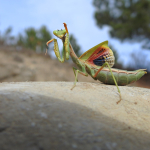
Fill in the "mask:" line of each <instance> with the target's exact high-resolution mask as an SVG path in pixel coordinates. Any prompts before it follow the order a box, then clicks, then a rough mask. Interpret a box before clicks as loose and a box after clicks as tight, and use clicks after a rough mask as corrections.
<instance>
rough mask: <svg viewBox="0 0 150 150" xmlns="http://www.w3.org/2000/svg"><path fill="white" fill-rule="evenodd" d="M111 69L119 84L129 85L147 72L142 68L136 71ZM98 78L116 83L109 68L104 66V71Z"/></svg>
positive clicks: (105, 81)
mask: <svg viewBox="0 0 150 150" xmlns="http://www.w3.org/2000/svg"><path fill="white" fill-rule="evenodd" d="M111 70H112V73H113V75H114V77H115V79H116V82H117V84H118V85H127V84H130V83H134V82H135V81H137V80H139V79H140V78H141V77H142V76H143V75H144V74H145V73H146V72H145V71H144V70H142V69H139V70H135V71H126V70H119V69H111ZM95 72H96V70H95ZM96 79H97V80H99V81H101V82H103V83H105V84H112V85H114V84H115V82H114V80H113V77H112V75H111V72H110V71H109V69H105V68H104V69H103V70H102V71H100V72H99V74H98V75H97V77H96Z"/></svg>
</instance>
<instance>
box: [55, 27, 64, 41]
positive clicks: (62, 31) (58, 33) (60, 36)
mask: <svg viewBox="0 0 150 150" xmlns="http://www.w3.org/2000/svg"><path fill="white" fill-rule="evenodd" d="M53 34H54V35H56V36H57V37H58V38H60V39H62V38H63V37H64V36H65V34H66V30H65V29H64V30H62V29H61V30H54V31H53Z"/></svg>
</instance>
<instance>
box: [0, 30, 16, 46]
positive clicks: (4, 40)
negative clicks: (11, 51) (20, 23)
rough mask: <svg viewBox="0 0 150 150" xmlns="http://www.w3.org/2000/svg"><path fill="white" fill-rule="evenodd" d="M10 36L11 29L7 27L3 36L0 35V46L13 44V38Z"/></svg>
mask: <svg viewBox="0 0 150 150" xmlns="http://www.w3.org/2000/svg"><path fill="white" fill-rule="evenodd" d="M11 34H12V27H8V28H7V29H6V30H5V31H4V34H1V35H0V44H1V45H13V44H14V43H15V37H14V36H12V35H11Z"/></svg>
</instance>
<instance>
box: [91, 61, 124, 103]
mask: <svg viewBox="0 0 150 150" xmlns="http://www.w3.org/2000/svg"><path fill="white" fill-rule="evenodd" d="M105 66H108V68H109V71H110V73H111V75H112V78H113V80H114V82H115V85H116V87H117V89H118V93H119V96H120V100H119V101H118V102H117V104H118V103H119V102H120V101H121V93H120V89H119V87H118V84H117V82H116V79H115V77H114V75H113V73H112V70H111V68H110V66H109V64H108V63H107V62H105V63H104V64H103V65H102V67H101V68H100V69H99V70H98V71H97V72H96V73H95V74H94V75H93V77H94V78H95V77H96V76H97V75H98V73H99V72H100V71H101V70H102V69H103V68H104V67H105Z"/></svg>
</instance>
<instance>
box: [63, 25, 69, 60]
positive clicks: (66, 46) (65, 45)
mask: <svg viewBox="0 0 150 150" xmlns="http://www.w3.org/2000/svg"><path fill="white" fill-rule="evenodd" d="M63 24H64V27H65V29H66V38H65V42H64V48H65V53H66V59H67V60H68V59H69V55H70V48H69V43H70V42H69V32H68V28H67V24H66V23H63Z"/></svg>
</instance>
